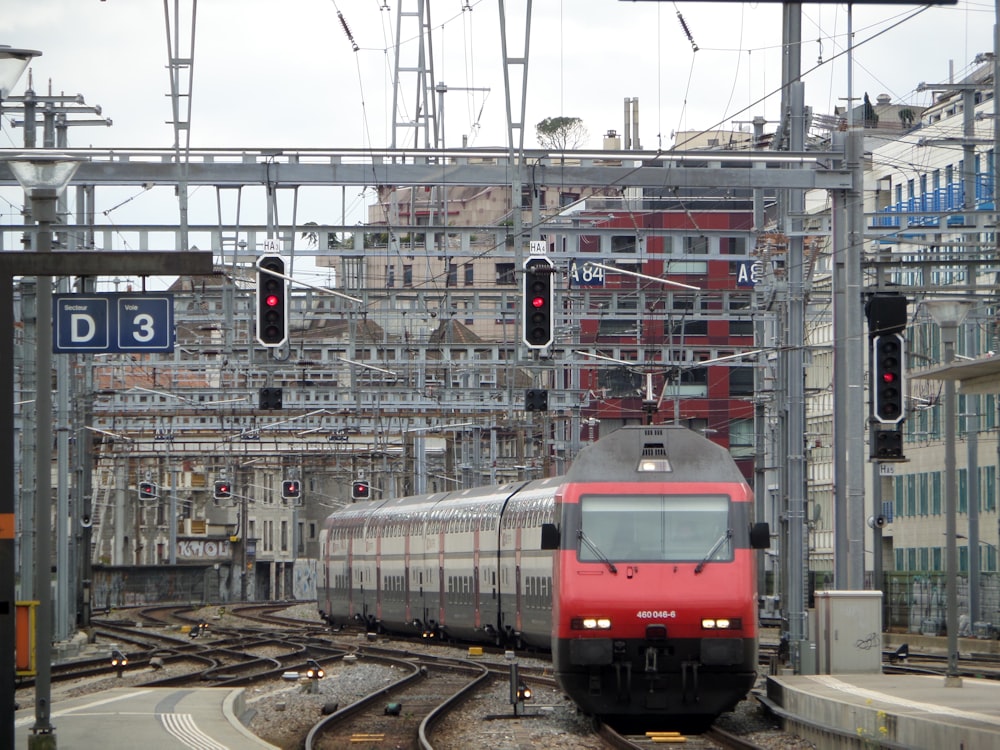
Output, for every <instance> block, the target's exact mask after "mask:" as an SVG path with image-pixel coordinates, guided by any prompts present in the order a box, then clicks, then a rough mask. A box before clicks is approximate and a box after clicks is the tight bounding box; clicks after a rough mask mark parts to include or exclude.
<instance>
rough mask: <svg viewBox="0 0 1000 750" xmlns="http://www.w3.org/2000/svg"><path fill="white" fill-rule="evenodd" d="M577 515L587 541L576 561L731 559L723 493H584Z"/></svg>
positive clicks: (726, 504) (727, 510) (693, 560)
mask: <svg viewBox="0 0 1000 750" xmlns="http://www.w3.org/2000/svg"><path fill="white" fill-rule="evenodd" d="M580 513H581V529H582V531H583V535H584V537H585V538H586V539H588V540H589V541H590V542H591V543H590V544H583V543H581V544H580V545H579V547H578V554H579V558H580V560H581V561H586V562H591V561H592V562H601V561H603V560H604V559H605V558H606V559H607V560H611V561H629V560H639V561H651V562H656V561H658V562H684V561H689V562H702V561H716V560H718V561H726V560H732V559H733V542H732V536H731V535H728V534H727V532H728V530H729V528H730V526H731V523H730V519H729V498H728V497H726V496H721V495H697V496H694V495H692V496H680V497H679V496H676V495H671V496H669V497H667V496H654V495H615V496H608V495H601V496H589V497H582V498H580ZM720 540H721V541H720ZM713 548H714V551H713ZM710 552H711V553H712V554H711V555H710V556H709V553H710ZM602 556H603V557H602Z"/></svg>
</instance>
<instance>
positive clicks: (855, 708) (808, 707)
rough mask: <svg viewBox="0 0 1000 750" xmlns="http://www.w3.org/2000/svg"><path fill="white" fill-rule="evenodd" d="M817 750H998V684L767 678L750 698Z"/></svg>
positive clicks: (908, 678)
mask: <svg viewBox="0 0 1000 750" xmlns="http://www.w3.org/2000/svg"><path fill="white" fill-rule="evenodd" d="M757 698H758V700H760V701H761V702H762V703H764V704H765V705H766V706H767V707H768V708H769V709H771V710H772V711H773V712H774V713H775V714H776V715H777V716H779V717H780V718H781V719H782V723H783V725H784V727H785V728H786V729H787V730H788V731H792V732H795V733H796V734H798V735H799V736H800V737H802V738H804V739H807V740H809V741H810V742H813V743H814V744H815V745H816V746H817V747H821V748H824V750H827V749H835V750H840V749H841V748H868V747H880V748H899V749H900V750H904V749H905V750H920V749H922V748H926V749H927V750H942V749H943V748H949V749H951V748H954V749H956V750H957V749H958V748H961V749H962V750H988V749H992V748H1000V682H997V681H995V680H983V679H972V678H962V679H961V687H945V678H944V677H943V676H940V675H887V674H840V675H775V676H770V677H768V678H767V695H766V696H763V695H758V696H757Z"/></svg>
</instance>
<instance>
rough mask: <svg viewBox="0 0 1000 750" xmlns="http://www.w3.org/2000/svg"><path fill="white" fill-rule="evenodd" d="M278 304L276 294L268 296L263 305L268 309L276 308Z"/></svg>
mask: <svg viewBox="0 0 1000 750" xmlns="http://www.w3.org/2000/svg"><path fill="white" fill-rule="evenodd" d="M278 302H280V300H279V299H278V295H276V294H269V295H267V297H266V298H265V299H264V304H265V305H267V306H268V307H277V306H278Z"/></svg>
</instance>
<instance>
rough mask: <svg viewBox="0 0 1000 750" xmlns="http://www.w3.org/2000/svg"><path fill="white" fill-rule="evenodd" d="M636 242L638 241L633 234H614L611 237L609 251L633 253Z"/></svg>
mask: <svg viewBox="0 0 1000 750" xmlns="http://www.w3.org/2000/svg"><path fill="white" fill-rule="evenodd" d="M638 244H639V242H638V239H637V238H636V236H635V235H632V234H616V235H614V236H613V237H612V238H611V252H613V253H632V254H633V255H634V254H635V249H636V247H637V246H638Z"/></svg>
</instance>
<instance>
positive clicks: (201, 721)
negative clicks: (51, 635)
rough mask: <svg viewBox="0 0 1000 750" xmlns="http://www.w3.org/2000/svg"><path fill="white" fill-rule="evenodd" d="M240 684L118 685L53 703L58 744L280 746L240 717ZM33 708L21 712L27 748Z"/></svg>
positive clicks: (103, 748) (18, 735)
mask: <svg viewBox="0 0 1000 750" xmlns="http://www.w3.org/2000/svg"><path fill="white" fill-rule="evenodd" d="M244 708H245V706H244V691H243V689H242V688H236V689H232V688H195V689H190V688H116V689H114V690H107V691H104V692H102V693H96V694H91V695H86V696H81V697H79V698H70V699H63V700H59V701H57V702H55V703H53V706H52V714H51V724H52V726H53V727H55V736H56V742H57V745H58V747H65V748H72V749H73V750H135V748H137V747H141V748H143V750H167V749H168V748H169V749H170V750H177V749H178V748H191V750H244V749H245V748H246V749H250V750H278V748H276V747H275V746H274V745H271V744H269V743H267V742H264V741H263V740H261V739H260V738H259V737H257V736H255V735H254V734H252V733H251V732H250V731H249V730H248V729H247V728H246V727H245V726H244V725H243V724H242V723H241V722H240V719H239V717H240V716H241V715H242V714H243V711H244ZM34 723H35V710H34V707H31V708H27V709H22V710H20V711H18V712H17V714H16V716H15V719H14V733H15V741H16V746H17V747H19V748H23V747H27V746H28V737H29V736H30V734H31V727H32V726H33V725H34Z"/></svg>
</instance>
